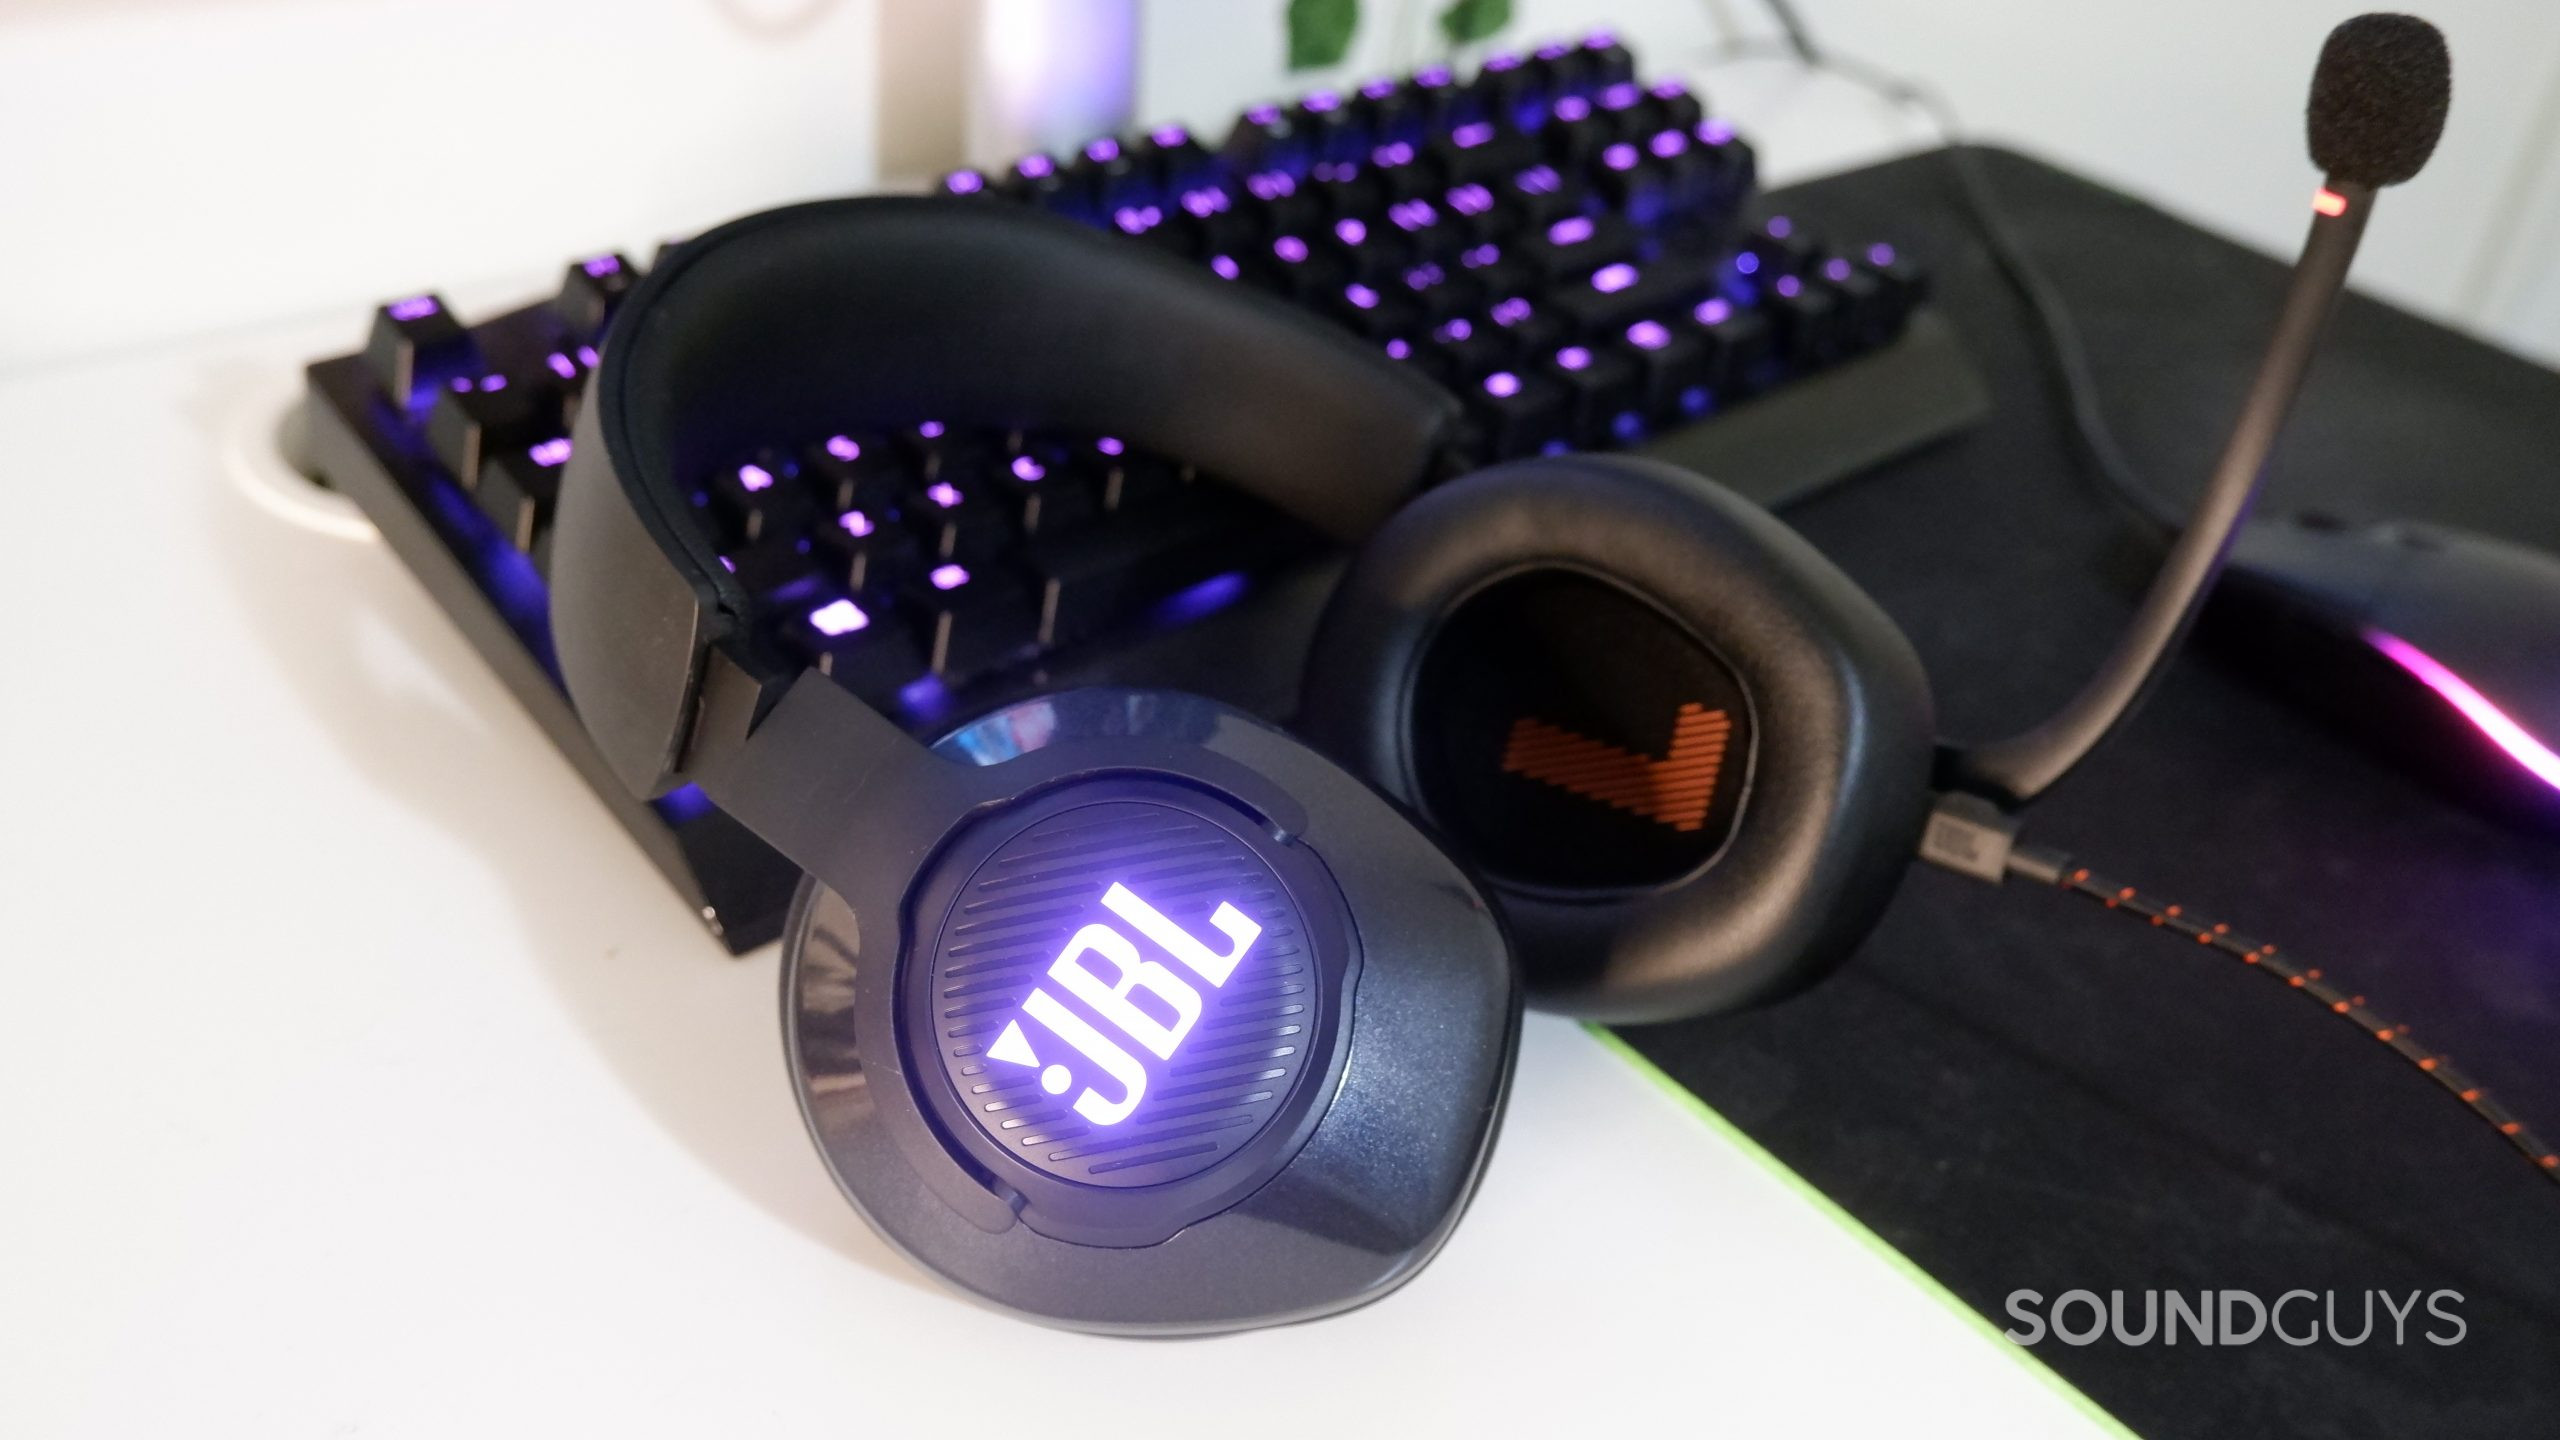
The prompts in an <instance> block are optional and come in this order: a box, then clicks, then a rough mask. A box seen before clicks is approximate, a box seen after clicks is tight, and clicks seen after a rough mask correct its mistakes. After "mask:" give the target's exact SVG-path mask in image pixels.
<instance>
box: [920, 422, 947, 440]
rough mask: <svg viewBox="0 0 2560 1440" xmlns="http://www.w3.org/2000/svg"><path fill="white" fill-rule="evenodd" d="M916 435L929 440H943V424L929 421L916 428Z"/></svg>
mask: <svg viewBox="0 0 2560 1440" xmlns="http://www.w3.org/2000/svg"><path fill="white" fill-rule="evenodd" d="M916 433H917V434H918V435H921V436H923V437H924V438H926V439H927V440H939V439H941V438H942V422H941V421H939V420H927V421H925V422H924V423H923V424H921V425H918V426H917V427H916Z"/></svg>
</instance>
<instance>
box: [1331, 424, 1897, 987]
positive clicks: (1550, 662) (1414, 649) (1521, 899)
mask: <svg viewBox="0 0 2560 1440" xmlns="http://www.w3.org/2000/svg"><path fill="white" fill-rule="evenodd" d="M1305 694H1306V696H1307V701H1306V706H1305V709H1304V712H1303V713H1302V714H1301V715H1300V717H1299V722H1300V728H1301V730H1302V731H1303V732H1304V733H1306V734H1307V735H1308V736H1309V737H1310V738H1311V739H1313V740H1314V741H1315V742H1316V743H1317V744H1318V745H1320V746H1322V747H1324V748H1326V749H1328V750H1330V751H1331V752H1332V753H1333V754H1334V755H1335V756H1337V757H1338V758H1340V759H1342V760H1343V761H1344V762H1345V763H1347V764H1349V765H1350V766H1351V767H1352V768H1354V769H1356V770H1360V771H1362V772H1364V773H1366V774H1367V775H1368V776H1369V777H1370V779H1371V780H1372V781H1373V782H1374V783H1376V784H1377V785H1379V786H1380V787H1381V788H1383V789H1384V790H1386V791H1387V792H1388V793H1389V794H1390V795H1392V796H1394V797H1395V798H1397V799H1399V800H1401V801H1403V802H1405V803H1406V804H1408V805H1410V806H1412V807H1413V808H1415V809H1417V810H1419V811H1420V812H1421V813H1422V814H1423V815H1425V816H1426V817H1428V818H1429V819H1430V820H1431V822H1432V823H1433V824H1434V825H1436V826H1437V827H1438V828H1439V829H1440V830H1441V832H1442V834H1443V838H1444V840H1445V841H1446V842H1447V843H1448V844H1449V845H1450V846H1451V847H1452V848H1453V849H1455V850H1456V851H1457V852H1458V853H1460V854H1461V855H1465V856H1467V857H1469V858H1470V859H1471V860H1472V861H1473V862H1474V863H1475V864H1476V865H1477V867H1478V868H1479V870H1480V871H1482V872H1483V875H1484V878H1485V880H1486V883H1487V885H1488V887H1489V888H1491V889H1492V890H1493V891H1494V892H1495V893H1496V895H1497V896H1498V898H1499V900H1500V902H1501V903H1502V905H1503V908H1504V910H1505V912H1506V915H1507V917H1508V918H1509V920H1510V922H1511V926H1512V930H1513V940H1514V949H1515V953H1517V954H1518V956H1519V957H1520V960H1521V963H1522V965H1523V967H1524V970H1525V972H1526V980H1527V984H1528V987H1529V993H1530V999H1531V1003H1533V1004H1536V1005H1539V1006H1542V1007H1544V1008H1547V1009H1552V1010H1560V1011H1564V1012H1566V1013H1569V1014H1575V1015H1581V1016H1586V1017H1590V1018H1594V1019H1601V1020H1608V1021H1612V1022H1641V1021H1654V1020H1669V1019H1674V1018H1679V1017H1683V1016H1690V1015H1699V1014H1706V1013H1711V1012H1715V1011H1721V1010H1727V1009H1731V1008H1734V1007H1737V1006H1741V1005H1745V1004H1749V1003H1752V1002H1755V1001H1759V1000H1765V999H1770V998H1773V997H1775V996H1778V995H1782V994H1785V993H1787V992H1789V991H1791V990H1794V989H1796V988H1799V987H1801V986H1803V985H1805V984H1807V983H1809V982H1811V981H1812V980H1814V979H1815V978H1818V977H1819V976H1820V975H1821V974H1823V973H1824V972H1825V971H1827V970H1828V969H1829V968H1830V967H1831V966H1833V965H1835V964H1836V963H1837V962H1838V961H1839V960H1840V958H1841V957H1842V956H1843V955H1845V954H1846V953H1847V952H1848V950H1849V949H1850V948H1851V947H1852V946H1853V945H1855V944H1856V942H1857V941H1858V940H1859V939H1860V938H1861V937H1863V936H1864V935H1865V934H1866V933H1867V931H1868V929H1869V928H1870V927H1871V926H1872V925H1873V924H1874V922H1875V919H1876V916H1877V915H1878V913H1879V912H1880V911H1881V910H1882V909H1883V907H1884V904H1885V902H1886V901H1887V900H1888V899H1889V898H1890V897H1891V895H1892V893H1893V889H1894V887H1895V884H1896V883H1897V881H1898V880H1899V878H1900V876H1901V873H1902V871H1903V869H1904V867H1905V865H1906V864H1907V862H1908V860H1909V858H1910V856H1911V854H1912V851H1913V847H1914V846H1915V845H1916V844H1917V843H1918V839H1919V834H1920V828H1921V825H1922V823H1923V821H1924V820H1925V818H1926V814H1927V809H1928V803H1929V785H1928V780H1929V774H1930V766H1931V762H1932V758H1933V749H1934V742H1933V727H1932V717H1931V706H1930V700H1929V689H1928V681H1927V678H1926V676H1925V675H1924V674H1923V673H1922V671H1921V668H1920V662H1919V658H1918V656H1916V655H1915V654H1914V653H1913V652H1912V649H1911V645H1910V642H1909V641H1908V640H1907V639H1905V638H1904V637H1903V635H1902V633H1901V631H1900V630H1898V629H1896V628H1895V626H1894V625H1893V623H1892V621H1891V620H1889V619H1888V618H1886V616H1885V614H1884V612H1883V611H1882V610H1880V609H1878V608H1877V606H1876V604H1875V602H1874V601H1872V600H1870V599H1869V598H1868V597H1867V596H1866V595H1865V593H1864V592H1862V591H1860V590H1859V589H1858V588H1857V586H1856V585H1855V584H1853V583H1852V582H1851V581H1850V580H1849V578H1848V577H1847V576H1846V575H1843V574H1842V573H1841V572H1840V571H1839V570H1838V569H1837V568H1836V567H1834V566H1833V565H1832V564H1831V563H1830V562H1829V561H1828V560H1826V559H1824V558H1823V557H1822V555H1821V554H1820V553H1818V552H1817V551H1815V550H1814V549H1813V547H1812V546H1810V545H1808V544H1806V543H1805V542H1804V541H1803V540H1802V539H1801V538H1799V537H1798V536H1797V535H1796V534H1795V533H1794V532H1793V531H1791V530H1789V529H1787V528H1786V527H1785V526H1784V525H1782V524H1780V523H1779V522H1778V521H1777V520H1776V519H1774V518H1772V517H1771V516H1770V515H1769V514H1768V513H1767V512H1765V511H1763V510H1761V509H1759V508H1758V507H1756V506H1754V505H1752V504H1750V503H1749V502H1747V501H1744V500H1743V499H1741V498H1740V497H1739V496H1736V495H1734V494H1733V493H1732V492H1730V491H1727V490H1725V489H1723V488H1722V487H1720V486H1717V485H1715V484H1713V483H1711V482H1709V481H1707V480H1704V479H1701V478H1700V477H1698V476H1696V475H1692V474H1690V473H1688V472H1686V471H1682V470H1678V469H1675V468H1673V467H1670V466H1667V465H1661V464H1657V463H1653V462H1649V461H1643V460H1635V459H1630V458H1625V457H1601V456H1561V457H1555V458H1549V459H1539V460H1528V461H1522V462H1518V463H1515V464H1510V465H1504V466H1500V467H1497V468H1495V469H1492V470H1487V471H1484V472H1481V473H1479V474H1476V475H1473V476H1469V477H1467V478H1466V479H1463V480H1459V481H1456V482H1453V483H1451V484H1449V485H1447V486H1444V487H1442V488H1440V489H1438V490H1436V491H1433V492H1431V493H1430V494H1428V495H1425V496H1424V497H1422V498H1421V499H1419V500H1417V501H1415V502H1414V503H1413V504H1412V505H1410V506H1408V507H1407V508H1406V509H1405V510H1404V511H1403V512H1402V513H1401V514H1399V515H1398V516H1397V517H1396V518H1395V519H1394V520H1392V521H1390V522H1389V523H1388V525H1387V526H1386V528H1385V529H1383V530H1381V531H1380V532H1379V533H1378V535H1377V536H1375V537H1374V538H1373V539H1372V540H1371V541H1370V543H1369V545H1368V546H1367V547H1365V548H1364V549H1363V550H1362V552H1361V553H1360V555H1359V558H1358V559H1357V560H1356V561H1355V562H1354V563H1353V565H1352V567H1351V569H1350V571H1349V572H1348V574H1347V575H1346V576H1345V577H1344V579H1343V582H1342V586H1341V588H1340V590H1339V591H1337V592H1336V594H1335V596H1334V599H1333V601H1332V604H1331V607H1330V608H1329V609H1328V610H1327V612H1326V615H1325V619H1324V622H1323V624H1322V627H1321V628H1320V630H1319V632H1318V635H1317V640H1316V645H1315V650H1314V653H1313V656H1312V658H1311V661H1310V665H1309V671H1308V677H1307V685H1306V688H1305Z"/></svg>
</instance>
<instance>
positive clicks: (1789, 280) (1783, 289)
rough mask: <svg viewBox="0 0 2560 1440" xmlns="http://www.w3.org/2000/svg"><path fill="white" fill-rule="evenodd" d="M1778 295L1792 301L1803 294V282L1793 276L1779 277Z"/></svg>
mask: <svg viewBox="0 0 2560 1440" xmlns="http://www.w3.org/2000/svg"><path fill="white" fill-rule="evenodd" d="M1778 293H1779V294H1781V295H1784V296H1786V297H1787V298H1788V299H1790V300H1792V299H1794V298H1795V297H1797V296H1798V295H1801V294H1803V293H1804V282H1803V281H1801V280H1799V279H1797V278H1796V277H1794V276H1793V275H1781V276H1779V277H1778Z"/></svg>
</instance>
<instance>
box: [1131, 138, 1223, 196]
mask: <svg viewBox="0 0 2560 1440" xmlns="http://www.w3.org/2000/svg"><path fill="white" fill-rule="evenodd" d="M1132 153H1133V154H1134V155H1135V156H1136V158H1137V161H1138V165H1139V169H1140V172H1141V173H1143V174H1147V175H1149V176H1151V177H1152V178H1153V179H1154V180H1155V182H1156V185H1157V186H1158V188H1159V189H1160V190H1161V191H1162V192H1163V193H1164V194H1167V195H1179V194H1181V193H1182V192H1183V191H1185V190H1189V189H1191V188H1193V187H1195V186H1200V185H1208V184H1212V183H1214V182H1215V181H1216V179H1217V164H1216V162H1215V161H1214V160H1213V159H1212V158H1211V157H1210V155H1209V152H1208V150H1207V149H1206V148H1205V147H1203V146H1202V145H1201V143H1200V141H1199V140H1198V138H1196V137H1195V136H1193V135H1192V133H1191V132H1190V130H1188V129H1186V128H1185V127H1183V126H1180V125H1159V126H1157V127H1156V128H1155V129H1153V130H1150V131H1148V132H1147V138H1146V139H1144V140H1142V141H1140V142H1139V143H1138V144H1137V145H1136V146H1134V147H1132Z"/></svg>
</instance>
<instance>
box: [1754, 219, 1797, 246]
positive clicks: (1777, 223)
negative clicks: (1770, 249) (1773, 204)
mask: <svg viewBox="0 0 2560 1440" xmlns="http://www.w3.org/2000/svg"><path fill="white" fill-rule="evenodd" d="M1760 228H1762V229H1764V230H1766V231H1768V232H1769V235H1770V238H1772V239H1776V240H1784V239H1786V238H1787V237H1788V236H1790V235H1793V234H1794V233H1796V222H1794V221H1793V220H1790V219H1788V218H1787V217H1786V216H1784V215H1772V216H1770V217H1769V223H1768V224H1766V225H1764V226H1762V227H1760Z"/></svg>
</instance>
